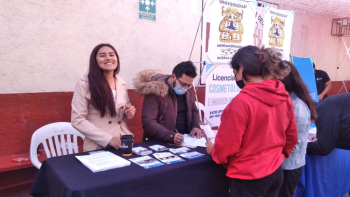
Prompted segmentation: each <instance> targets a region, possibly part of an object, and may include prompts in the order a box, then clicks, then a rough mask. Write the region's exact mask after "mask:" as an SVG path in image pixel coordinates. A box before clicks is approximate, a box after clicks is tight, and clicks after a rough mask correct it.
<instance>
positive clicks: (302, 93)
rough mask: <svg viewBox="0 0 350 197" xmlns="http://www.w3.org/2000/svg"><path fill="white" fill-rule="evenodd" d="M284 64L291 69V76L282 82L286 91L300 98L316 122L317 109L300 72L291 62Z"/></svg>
mask: <svg viewBox="0 0 350 197" xmlns="http://www.w3.org/2000/svg"><path fill="white" fill-rule="evenodd" d="M283 63H284V64H287V65H289V67H290V73H289V75H288V76H286V77H285V78H284V79H283V80H281V81H282V83H283V84H284V86H285V88H286V91H287V92H288V93H289V94H291V93H294V94H295V95H297V97H299V98H300V99H301V100H302V101H303V102H304V103H305V104H306V105H307V106H308V108H309V109H310V115H311V119H312V120H315V119H316V116H317V113H316V109H315V107H314V105H313V103H312V100H311V97H310V94H309V91H308V89H307V87H306V85H305V83H304V81H303V80H302V79H301V77H300V74H299V72H298V70H297V69H296V67H295V66H294V65H293V64H292V63H291V62H288V61H283Z"/></svg>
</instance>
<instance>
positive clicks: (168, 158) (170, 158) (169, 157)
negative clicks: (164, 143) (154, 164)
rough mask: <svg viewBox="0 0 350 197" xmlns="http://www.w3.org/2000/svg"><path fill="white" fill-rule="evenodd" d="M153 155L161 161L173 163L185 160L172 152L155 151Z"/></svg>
mask: <svg viewBox="0 0 350 197" xmlns="http://www.w3.org/2000/svg"><path fill="white" fill-rule="evenodd" d="M153 156H154V157H155V158H157V159H158V160H159V161H161V162H163V163H166V164H172V163H178V162H181V161H184V160H183V159H181V158H180V157H178V156H177V155H174V154H172V153H170V152H164V153H154V154H153Z"/></svg>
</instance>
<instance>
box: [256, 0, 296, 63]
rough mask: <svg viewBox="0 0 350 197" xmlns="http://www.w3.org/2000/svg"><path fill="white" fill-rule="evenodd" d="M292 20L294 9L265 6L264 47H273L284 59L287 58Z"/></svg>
mask: <svg viewBox="0 0 350 197" xmlns="http://www.w3.org/2000/svg"><path fill="white" fill-rule="evenodd" d="M293 21H294V11H287V10H279V9H275V8H272V7H270V6H267V7H266V8H265V13H264V33H263V39H262V43H263V44H264V46H265V47H275V48H276V49H277V50H278V51H279V52H280V53H282V54H283V59H285V60H289V54H290V45H291V40H292V30H293Z"/></svg>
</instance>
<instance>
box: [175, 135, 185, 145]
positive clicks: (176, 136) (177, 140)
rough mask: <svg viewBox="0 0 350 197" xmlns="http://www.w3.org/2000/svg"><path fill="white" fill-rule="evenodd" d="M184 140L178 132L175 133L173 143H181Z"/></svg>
mask: <svg viewBox="0 0 350 197" xmlns="http://www.w3.org/2000/svg"><path fill="white" fill-rule="evenodd" d="M183 141H184V136H183V135H182V134H180V133H175V136H174V144H177V145H181V144H182V142H183Z"/></svg>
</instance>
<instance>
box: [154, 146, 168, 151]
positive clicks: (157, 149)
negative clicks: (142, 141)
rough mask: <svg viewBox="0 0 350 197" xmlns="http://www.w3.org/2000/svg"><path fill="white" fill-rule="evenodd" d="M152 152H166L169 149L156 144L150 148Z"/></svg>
mask: <svg viewBox="0 0 350 197" xmlns="http://www.w3.org/2000/svg"><path fill="white" fill-rule="evenodd" d="M149 147H150V148H151V149H152V150H154V151H165V150H168V148H167V147H165V146H162V145H159V144H155V145H153V146H149Z"/></svg>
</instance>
